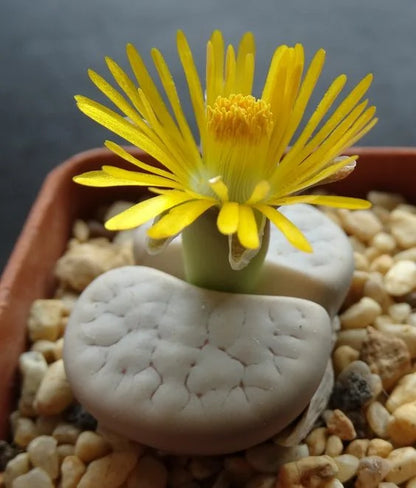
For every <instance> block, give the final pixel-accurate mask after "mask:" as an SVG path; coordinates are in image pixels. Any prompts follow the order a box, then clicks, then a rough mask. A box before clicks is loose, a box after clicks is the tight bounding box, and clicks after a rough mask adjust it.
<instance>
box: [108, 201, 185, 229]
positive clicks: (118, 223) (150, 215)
mask: <svg viewBox="0 0 416 488" xmlns="http://www.w3.org/2000/svg"><path fill="white" fill-rule="evenodd" d="M189 199H190V197H189V196H188V195H187V194H186V193H183V192H171V193H170V194H169V195H166V194H165V195H159V196H157V197H153V198H148V199H146V200H143V201H142V202H140V203H137V204H136V205H133V207H130V208H128V209H127V210H124V211H123V212H121V213H119V214H117V215H115V216H114V217H112V218H111V219H110V220H108V221H107V222H106V223H105V227H106V229H108V230H123V229H133V228H134V227H138V226H139V225H142V224H144V223H145V222H147V221H148V220H151V219H154V218H155V217H157V216H158V215H160V214H161V213H162V212H165V211H167V210H169V209H170V208H172V207H174V206H176V205H178V204H180V203H183V202H186V201H188V200H189Z"/></svg>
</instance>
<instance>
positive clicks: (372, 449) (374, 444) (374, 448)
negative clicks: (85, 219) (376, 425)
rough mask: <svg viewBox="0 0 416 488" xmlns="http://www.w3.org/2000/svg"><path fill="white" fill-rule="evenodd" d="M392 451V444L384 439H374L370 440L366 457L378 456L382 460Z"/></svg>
mask: <svg viewBox="0 0 416 488" xmlns="http://www.w3.org/2000/svg"><path fill="white" fill-rule="evenodd" d="M392 450H393V444H392V443H391V442H389V441H386V440H385V439H379V438H377V437H376V438H374V439H370V443H369V444H368V449H367V455H368V456H380V457H382V458H384V457H387V456H388V455H389V454H390V453H391V451H392Z"/></svg>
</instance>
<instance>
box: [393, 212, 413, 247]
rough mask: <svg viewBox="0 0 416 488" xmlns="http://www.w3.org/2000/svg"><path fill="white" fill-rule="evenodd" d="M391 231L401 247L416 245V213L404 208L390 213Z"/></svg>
mask: <svg viewBox="0 0 416 488" xmlns="http://www.w3.org/2000/svg"><path fill="white" fill-rule="evenodd" d="M390 231H391V233H392V235H393V236H394V238H395V239H396V241H397V243H398V244H399V246H400V247H403V248H405V249H408V248H409V247H413V246H416V215H414V214H413V213H410V212H407V211H405V210H404V209H402V208H398V209H396V210H393V212H392V213H391V214H390Z"/></svg>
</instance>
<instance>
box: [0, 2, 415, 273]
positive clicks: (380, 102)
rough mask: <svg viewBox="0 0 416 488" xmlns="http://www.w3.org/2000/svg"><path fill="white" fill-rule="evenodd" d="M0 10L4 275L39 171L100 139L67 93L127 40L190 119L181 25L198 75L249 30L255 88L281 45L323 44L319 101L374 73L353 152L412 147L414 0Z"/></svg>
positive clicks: (81, 89) (83, 86)
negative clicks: (374, 113) (209, 54)
mask: <svg viewBox="0 0 416 488" xmlns="http://www.w3.org/2000/svg"><path fill="white" fill-rule="evenodd" d="M0 12H1V13H0V60H1V67H0V111H1V115H2V116H1V117H0V124H1V127H0V134H1V156H0V158H1V160H0V203H1V204H0V220H1V240H0V270H1V269H2V268H3V266H4V264H5V263H6V261H7V259H8V256H9V254H10V252H11V250H12V247H13V245H14V243H15V241H16V239H17V237H18V234H19V232H20V230H21V228H22V226H23V223H24V220H25V218H26V216H27V213H28V211H29V209H30V206H31V204H32V202H33V200H34V199H35V197H36V194H37V192H38V191H39V188H40V186H41V183H42V181H43V179H44V178H45V175H46V174H47V173H48V172H49V171H50V170H52V169H53V168H54V167H55V166H57V165H58V164H59V163H60V162H62V161H64V160H65V159H67V158H68V157H69V156H71V155H73V154H75V153H77V152H80V151H83V150H85V149H89V148H92V147H97V146H101V145H102V143H103V141H104V139H105V138H108V136H109V135H108V132H107V131H106V130H105V129H103V128H101V127H99V126H97V125H95V124H94V122H92V121H90V120H89V119H87V118H86V117H85V116H83V115H82V114H81V113H80V112H78V110H77V108H76V107H75V103H74V100H73V96H74V95H75V94H78V93H80V94H84V95H88V96H91V97H95V98H98V97H97V95H96V90H95V89H94V87H93V86H92V84H91V82H90V81H89V79H88V77H87V73H86V72H87V69H88V68H89V67H91V68H93V69H95V70H96V71H98V72H99V73H101V74H106V73H107V70H106V68H105V64H104V56H110V57H112V58H114V59H115V60H117V61H118V62H119V63H120V64H121V65H122V66H125V67H126V62H125V60H126V56H125V45H126V43H128V42H132V43H133V44H135V45H136V46H137V48H138V49H139V51H140V52H141V54H142V55H143V57H144V59H145V61H147V62H148V63H150V62H151V61H150V56H149V51H150V49H151V48H152V47H154V46H156V47H158V48H159V49H160V50H161V51H162V53H163V54H164V55H165V57H166V59H167V61H168V64H169V66H170V68H171V70H172V73H173V75H174V76H175V79H176V80H177V85H178V90H179V92H180V94H181V95H182V98H183V101H184V106H185V111H186V112H187V113H188V114H189V113H190V105H189V103H188V100H187V98H186V90H185V85H184V80H183V76H182V71H181V67H180V64H179V61H178V58H177V54H176V47H175V33H176V30H177V29H179V28H180V29H183V30H184V31H185V33H186V35H187V37H188V40H189V42H190V44H191V47H192V49H193V52H194V56H195V58H196V60H197V63H198V65H199V68H200V73H202V70H203V65H204V57H205V43H206V41H207V39H208V37H209V35H210V33H211V32H212V30H214V29H221V30H222V31H223V33H224V36H225V39H226V42H232V43H236V42H238V39H239V38H240V36H241V35H242V34H243V33H244V32H245V31H247V30H251V31H252V32H253V33H254V34H255V36H256V43H257V61H256V79H255V86H256V87H257V93H259V91H260V89H261V86H262V83H263V81H264V77H265V74H266V70H267V67H268V64H269V61H270V58H271V56H272V54H273V51H274V49H275V47H276V46H277V45H279V44H283V43H285V44H289V45H293V44H294V43H296V42H301V43H303V44H304V45H305V49H306V54H307V57H308V59H310V58H311V56H312V54H313V53H314V52H315V51H316V50H317V49H318V48H320V47H323V48H325V49H326V51H327V61H326V65H325V69H324V73H323V75H322V78H321V81H320V83H319V86H318V89H317V91H316V95H317V96H316V98H318V97H319V95H322V93H323V91H324V90H325V88H326V87H327V86H328V84H329V83H330V81H331V80H332V79H333V78H334V77H335V76H337V75H338V74H340V73H343V72H345V73H346V74H347V75H348V78H349V86H352V85H353V84H355V83H357V82H358V81H359V80H360V79H361V78H362V77H363V76H364V75H365V74H366V73H367V72H373V73H374V75H375V80H374V83H373V85H372V87H371V89H370V92H369V95H370V99H371V102H372V103H374V104H375V105H376V106H377V110H378V115H379V118H380V122H379V123H378V125H377V126H376V127H375V128H374V129H373V130H372V132H371V133H370V134H369V135H367V136H366V137H365V138H364V139H363V140H362V141H360V145H371V146H375V145H393V146H416V29H415V20H416V2H415V1H414V0H400V1H398V2H393V1H391V0H347V1H346V0H255V1H250V0H245V1H244V0H205V1H201V0H71V1H63V0H36V1H34V2H30V1H28V0H2V2H1V9H0ZM347 88H348V87H347ZM414 178H415V187H416V173H415V175H414ZM45 238H47V236H45Z"/></svg>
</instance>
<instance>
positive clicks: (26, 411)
mask: <svg viewBox="0 0 416 488" xmlns="http://www.w3.org/2000/svg"><path fill="white" fill-rule="evenodd" d="M19 370H20V373H21V376H22V387H21V394H20V399H19V411H20V413H21V414H22V415H34V414H35V413H36V412H35V409H34V406H33V404H34V401H35V397H36V393H37V391H38V390H39V387H40V384H41V382H42V380H43V378H44V376H45V375H46V372H47V371H48V364H47V362H46V359H45V358H44V357H43V354H41V353H40V352H37V351H28V352H24V353H23V354H21V355H20V357H19Z"/></svg>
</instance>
